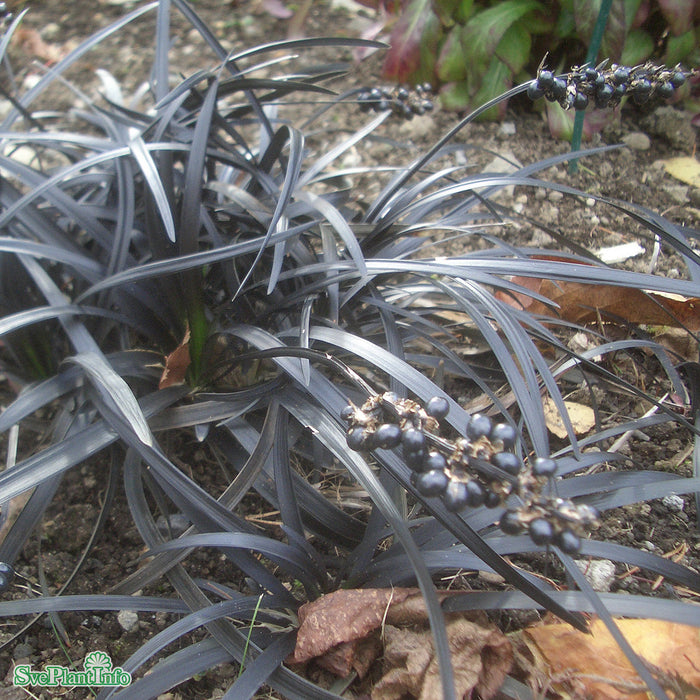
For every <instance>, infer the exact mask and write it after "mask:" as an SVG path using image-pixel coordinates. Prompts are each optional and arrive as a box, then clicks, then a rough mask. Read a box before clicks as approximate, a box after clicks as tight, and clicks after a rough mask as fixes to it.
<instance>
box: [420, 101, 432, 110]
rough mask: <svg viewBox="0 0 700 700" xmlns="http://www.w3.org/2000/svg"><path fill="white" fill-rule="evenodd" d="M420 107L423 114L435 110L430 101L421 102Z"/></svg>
mask: <svg viewBox="0 0 700 700" xmlns="http://www.w3.org/2000/svg"><path fill="white" fill-rule="evenodd" d="M420 106H421V107H422V108H423V110H424V111H425V112H432V111H433V110H434V109H435V105H434V104H433V103H432V101H431V100H421V101H420Z"/></svg>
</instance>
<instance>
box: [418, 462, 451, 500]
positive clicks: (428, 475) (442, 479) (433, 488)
mask: <svg viewBox="0 0 700 700" xmlns="http://www.w3.org/2000/svg"><path fill="white" fill-rule="evenodd" d="M449 481H450V479H449V477H448V476H447V474H445V472H444V471H443V470H442V469H432V470H430V471H428V472H423V473H421V474H420V475H419V476H418V477H417V478H416V489H417V490H418V493H420V494H421V495H422V496H439V495H440V494H441V493H443V492H444V490H445V489H446V488H447V484H448V483H449Z"/></svg>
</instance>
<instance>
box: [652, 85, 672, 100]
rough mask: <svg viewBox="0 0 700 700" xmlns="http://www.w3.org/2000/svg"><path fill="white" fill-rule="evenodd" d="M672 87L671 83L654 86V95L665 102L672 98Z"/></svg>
mask: <svg viewBox="0 0 700 700" xmlns="http://www.w3.org/2000/svg"><path fill="white" fill-rule="evenodd" d="M673 93H674V87H673V85H671V83H661V84H660V85H657V86H656V94H657V95H658V96H659V97H660V98H661V99H662V100H667V99H669V98H670V97H673Z"/></svg>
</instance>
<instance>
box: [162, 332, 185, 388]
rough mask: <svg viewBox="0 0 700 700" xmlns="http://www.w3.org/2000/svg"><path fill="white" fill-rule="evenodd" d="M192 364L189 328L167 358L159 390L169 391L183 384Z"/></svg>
mask: <svg viewBox="0 0 700 700" xmlns="http://www.w3.org/2000/svg"><path fill="white" fill-rule="evenodd" d="M190 362H191V358H190V329H189V328H188V329H187V330H186V331H185V337H184V338H183V339H182V342H181V343H180V344H179V345H178V346H177V347H176V348H175V349H174V350H173V351H172V352H171V353H170V354H169V355H168V356H167V357H166V358H165V369H164V370H163V374H161V376H160V381H159V382H158V388H159V389H167V388H168V387H169V386H173V385H174V384H182V383H183V382H184V381H185V374H186V373H187V368H188V367H189V366H190Z"/></svg>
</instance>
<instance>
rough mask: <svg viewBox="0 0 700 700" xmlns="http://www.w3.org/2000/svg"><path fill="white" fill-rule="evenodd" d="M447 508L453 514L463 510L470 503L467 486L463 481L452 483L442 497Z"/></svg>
mask: <svg viewBox="0 0 700 700" xmlns="http://www.w3.org/2000/svg"><path fill="white" fill-rule="evenodd" d="M442 500H443V503H444V504H445V508H447V510H449V511H450V512H451V513H456V512H457V511H460V510H462V509H463V508H464V507H465V506H466V505H467V502H468V501H469V494H468V492H467V485H466V484H464V483H462V482H461V481H450V483H449V484H448V485H447V488H446V489H445V493H444V494H443V497H442Z"/></svg>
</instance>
